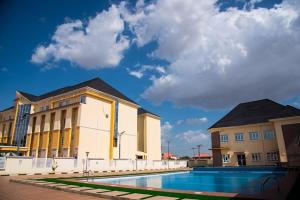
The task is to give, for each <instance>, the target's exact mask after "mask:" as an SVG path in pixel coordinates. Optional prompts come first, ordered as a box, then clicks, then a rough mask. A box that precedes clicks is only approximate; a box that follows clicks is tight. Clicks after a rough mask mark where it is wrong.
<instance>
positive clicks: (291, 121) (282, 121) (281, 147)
mask: <svg viewBox="0 0 300 200" xmlns="http://www.w3.org/2000/svg"><path fill="white" fill-rule="evenodd" d="M271 121H272V122H273V123H274V127H275V130H276V138H277V141H278V148H279V156H280V161H281V162H288V158H287V153H286V146H285V143H284V138H283V132H282V127H281V126H283V125H287V124H296V123H300V117H290V118H283V119H276V120H271Z"/></svg>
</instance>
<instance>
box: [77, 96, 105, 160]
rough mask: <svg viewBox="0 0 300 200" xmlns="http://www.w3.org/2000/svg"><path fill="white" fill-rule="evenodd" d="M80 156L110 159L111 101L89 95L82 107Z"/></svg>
mask: <svg viewBox="0 0 300 200" xmlns="http://www.w3.org/2000/svg"><path fill="white" fill-rule="evenodd" d="M78 120H79V126H80V134H79V144H78V157H86V154H85V152H90V154H89V157H91V158H103V159H109V150H110V122H111V103H109V102H106V101H101V100H99V99H96V98H92V97H87V98H86V104H82V105H81V108H80V117H79V118H78Z"/></svg>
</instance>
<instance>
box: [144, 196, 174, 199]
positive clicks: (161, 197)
mask: <svg viewBox="0 0 300 200" xmlns="http://www.w3.org/2000/svg"><path fill="white" fill-rule="evenodd" d="M176 199H178V198H175V197H164V196H154V197H150V198H147V200H176Z"/></svg>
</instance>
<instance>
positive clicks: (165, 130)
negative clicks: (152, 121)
mask: <svg viewBox="0 0 300 200" xmlns="http://www.w3.org/2000/svg"><path fill="white" fill-rule="evenodd" d="M172 129H173V125H172V124H171V123H170V122H165V123H164V124H163V125H162V126H161V138H162V144H165V143H166V142H167V141H168V140H170V139H171V135H170V134H171V131H172Z"/></svg>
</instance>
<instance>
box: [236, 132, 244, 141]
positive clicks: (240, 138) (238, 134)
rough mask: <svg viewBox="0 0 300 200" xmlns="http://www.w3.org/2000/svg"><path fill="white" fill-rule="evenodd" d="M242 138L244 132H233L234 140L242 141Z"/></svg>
mask: <svg viewBox="0 0 300 200" xmlns="http://www.w3.org/2000/svg"><path fill="white" fill-rule="evenodd" d="M243 140H244V134H243V133H236V134H235V141H243Z"/></svg>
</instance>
